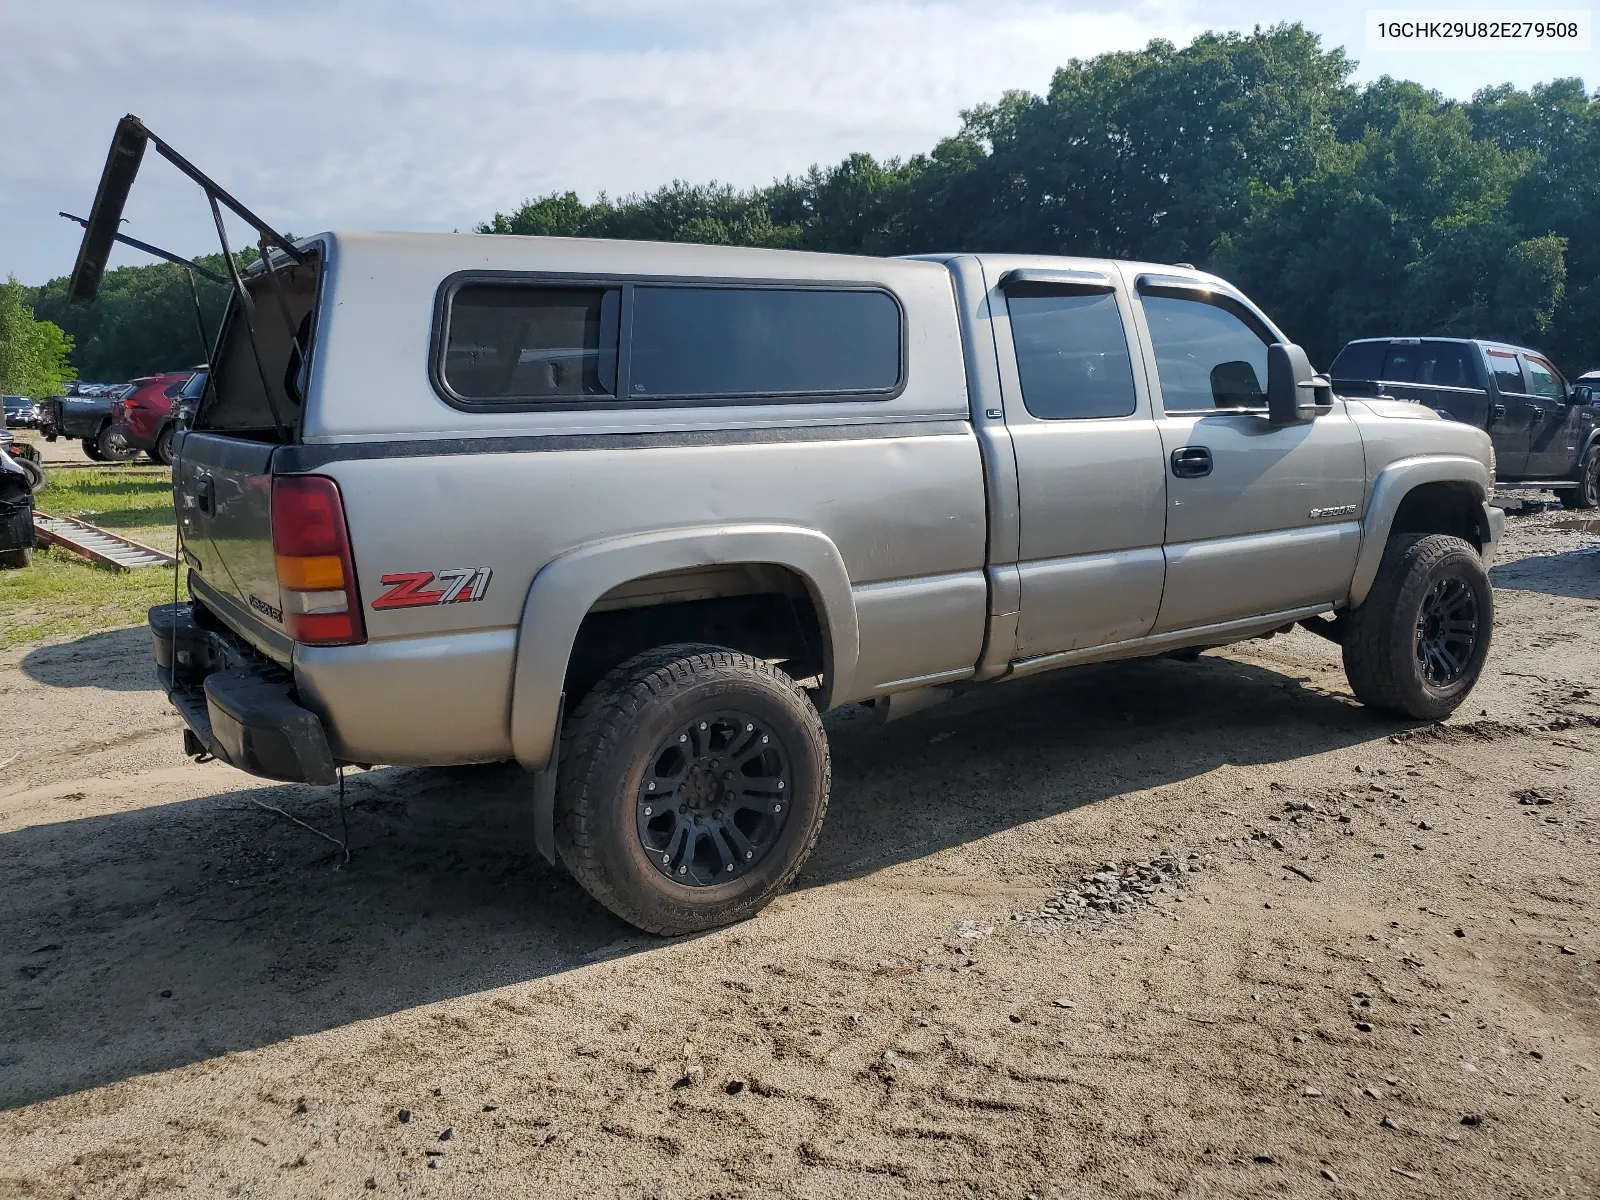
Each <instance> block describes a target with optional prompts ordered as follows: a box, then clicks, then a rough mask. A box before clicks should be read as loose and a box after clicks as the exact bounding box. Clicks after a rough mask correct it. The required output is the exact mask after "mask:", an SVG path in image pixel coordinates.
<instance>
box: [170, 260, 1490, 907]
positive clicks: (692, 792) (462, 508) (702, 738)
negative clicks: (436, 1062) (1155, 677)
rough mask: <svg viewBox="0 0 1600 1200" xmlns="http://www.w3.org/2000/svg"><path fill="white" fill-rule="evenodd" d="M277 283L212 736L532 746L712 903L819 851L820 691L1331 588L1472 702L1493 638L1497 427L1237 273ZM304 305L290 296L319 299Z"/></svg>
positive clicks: (226, 508)
mask: <svg viewBox="0 0 1600 1200" xmlns="http://www.w3.org/2000/svg"><path fill="white" fill-rule="evenodd" d="M290 248H291V249H292V250H293V251H294V253H293V254H292V255H291V254H290V253H288V252H287V251H284V250H272V251H271V252H270V253H269V254H267V255H266V256H265V257H264V258H263V259H262V261H261V262H259V263H257V264H255V266H254V268H253V269H252V271H250V272H249V273H247V276H246V277H245V278H243V279H242V280H241V283H240V286H241V287H242V289H243V291H244V293H245V294H247V295H249V296H250V297H251V300H250V303H249V304H247V305H240V304H239V303H237V302H236V303H235V304H234V306H233V308H232V311H231V313H230V314H229V315H228V317H227V318H226V321H225V325H224V328H223V331H222V333H221V336H220V339H219V342H218V351H217V354H216V355H215V357H214V360H213V371H212V374H211V376H210V378H209V380H208V382H207V385H206V389H205V392H204V395H203V396H202V397H201V400H200V402H199V405H198V408H197V411H196V413H195V416H194V419H193V422H192V428H190V429H188V430H187V431H183V432H180V433H179V435H178V436H177V438H176V440H175V445H174V451H173V455H174V460H175V466H174V489H175V499H176V507H177V512H178V521H179V532H180V537H181V558H182V561H183V563H184V565H185V567H186V572H185V573H186V579H187V592H188V596H189V598H188V599H187V600H186V601H183V602H181V603H179V604H176V605H163V606H160V607H158V608H155V609H153V610H152V611H151V613H150V627H151V630H152V634H153V637H154V647H155V650H154V653H155V660H156V665H157V670H158V673H159V677H160V679H161V680H162V682H163V685H164V686H165V687H166V689H167V692H168V694H169V696H170V697H171V700H172V702H173V703H174V705H175V706H176V707H177V709H178V711H179V712H180V713H181V714H182V715H183V718H184V720H185V722H186V723H187V726H188V732H187V733H186V735H185V738H186V746H187V749H188V750H189V751H190V752H191V753H192V754H194V755H196V756H202V755H212V756H215V757H216V758H218V759H221V760H222V761H224V762H227V763H230V764H232V765H234V766H236V767H238V768H240V769H242V770H245V771H248V772H251V773H254V774H256V775H260V776H264V777H267V778H272V779H281V780H299V781H309V782H312V783H330V782H333V781H335V780H336V778H337V773H338V772H339V771H340V769H341V767H342V766H343V765H345V764H361V765H370V764H376V763H386V764H414V765H448V764H465V763H478V762H489V761H500V760H514V761H515V762H517V763H520V764H521V765H522V766H523V767H525V768H526V769H527V770H528V772H529V773H530V774H529V784H528V802H529V813H530V825H531V827H532V837H533V840H534V841H535V842H536V844H537V845H538V846H539V847H540V849H541V850H542V851H543V852H544V853H545V854H546V855H547V856H548V857H549V858H550V859H551V860H552V861H553V862H559V863H561V864H564V866H565V867H566V869H568V870H569V871H570V872H571V873H572V875H573V876H575V877H576V879H577V880H578V882H579V883H581V884H582V886H583V887H584V888H585V889H587V890H588V891H589V892H590V893H591V894H592V895H593V896H594V897H595V898H596V899H597V900H598V901H599V902H601V903H602V904H604V905H606V906H607V907H609V908H610V909H611V910H612V911H614V912H616V913H617V914H619V915H620V916H622V917H623V918H624V919H626V920H628V921H630V922H632V923H633V924H635V925H636V926H639V927H640V928H643V929H646V930H651V931H656V932H660V933H668V934H671V933H683V932H687V931H692V930H697V929H704V928H707V927H711V926H715V925H719V924H722V923H725V922H729V921H733V920H737V919H740V918H743V917H747V916H749V915H751V914H753V913H755V912H756V911H757V910H759V909H760V908H761V907H762V906H763V905H764V904H765V903H767V901H769V900H770V899H771V898H772V897H773V895H774V894H775V893H776V892H778V891H779V889H781V888H783V887H784V886H785V885H786V884H787V883H788V882H789V881H790V880H791V879H793V877H794V875H795V873H796V872H797V871H798V870H799V868H800V866H801V864H802V863H803V862H804V861H805V859H806V856H807V855H808V854H809V853H810V851H811V849H812V847H813V846H814V844H815V842H816V840H817V836H818V831H819V829H820V828H821V825H822V821H823V815H824V813H825V811H826V808H827V804H828V797H829V782H830V763H829V752H828V741H827V735H826V732H825V730H824V726H823V723H822V717H821V714H823V713H824V712H826V711H827V710H829V709H834V708H839V707H840V706H843V705H855V704H867V705H871V706H872V708H873V709H874V710H876V711H877V712H878V713H880V714H881V715H882V716H883V717H884V719H893V718H895V717H898V716H900V715H903V714H905V713H908V712H911V711H914V710H916V709H918V708H920V707H924V706H927V705H929V704H932V703H936V702H938V701H939V700H942V699H944V698H946V697H948V696H950V695H952V694H955V693H956V692H959V691H960V690H962V689H965V688H971V687H977V686H986V685H998V684H1001V683H1003V682H1004V681H1006V680H1013V679H1020V678H1024V677H1027V676H1032V675H1037V674H1040V673H1042V672H1046V671H1054V670H1060V669H1064V668H1070V667H1074V666H1078V665H1080V664H1087V663H1099V662H1105V661H1108V660H1115V659H1130V658H1137V657H1143V656H1152V655H1159V654H1163V653H1169V652H1174V651H1182V650H1192V649H1193V648H1197V647H1213V646H1220V645H1224V644H1227V643H1231V642H1237V641H1240V640H1242V639H1247V638H1253V637H1258V636H1262V635H1266V634H1270V633H1273V632H1275V631H1276V632H1282V631H1286V630H1289V629H1291V628H1293V627H1294V626H1295V625H1296V623H1300V624H1303V625H1305V626H1307V627H1308V628H1311V629H1313V630H1315V631H1316V632H1318V633H1320V634H1322V635H1324V636H1326V637H1329V638H1331V639H1332V640H1334V641H1336V642H1338V643H1339V644H1340V646H1341V647H1342V653H1343V660H1344V664H1345V668H1346V671H1347V674H1348V677H1349V680H1350V684H1351V687H1352V689H1353V690H1354V692H1355V695H1356V696H1357V697H1358V698H1359V699H1360V700H1361V701H1362V702H1364V703H1365V704H1367V705H1369V706H1371V707H1372V708H1374V709H1375V710H1378V711H1379V712H1382V713H1386V714H1392V715H1397V716H1401V717H1405V718H1412V719H1437V718H1441V717H1443V716H1445V715H1446V714H1448V713H1449V712H1451V711H1452V710H1453V709H1454V708H1455V707H1456V706H1457V705H1459V704H1460V703H1461V702H1462V700H1463V699H1464V697H1465V696H1466V695H1467V693H1468V691H1469V690H1470V689H1471V688H1472V686H1473V684H1474V683H1475V682H1476V680H1477V678H1478V676H1479V673H1480V671H1481V669H1482V667H1483V663H1484V657H1485V654H1486V653H1487V651H1488V648H1489V642H1490V634H1491V626H1492V620H1493V597H1492V593H1491V590H1490V587H1489V584H1488V580H1487V574H1486V568H1487V565H1488V563H1489V561H1490V559H1491V557H1492V555H1493V553H1494V549H1495V545H1496V542H1497V539H1498V538H1499V536H1500V533H1501V529H1502V525H1503V515H1502V514H1501V513H1500V511H1499V510H1498V509H1495V508H1493V507H1491V506H1490V505H1489V504H1488V503H1487V501H1488V500H1489V499H1490V497H1491V494H1492V486H1493V484H1492V473H1491V461H1492V455H1491V448H1490V442H1489V437H1488V435H1487V434H1486V433H1485V432H1484V431H1483V430H1482V429H1479V428H1476V427H1474V426H1472V425H1468V424H1464V423H1460V422H1455V421H1447V420H1444V419H1442V418H1441V417H1440V416H1439V415H1438V414H1437V413H1435V412H1434V411H1433V410H1432V409H1430V408H1427V407H1423V406H1420V405H1417V404H1412V403H1406V402H1402V401H1397V400H1392V399H1380V398H1371V397H1369V398H1362V399H1356V398H1350V397H1342V396H1339V395H1336V394H1335V393H1334V392H1333V390H1332V389H1331V388H1330V386H1329V383H1328V381H1327V380H1326V379H1324V378H1322V377H1320V376H1317V375H1314V374H1313V372H1312V370H1311V367H1310V365H1309V363H1308V361H1307V359H1306V356H1305V355H1304V353H1303V352H1302V351H1301V350H1300V349H1299V348H1298V347H1297V346H1294V345H1292V344H1290V343H1289V342H1288V339H1287V338H1285V337H1284V336H1283V334H1282V333H1281V332H1280V331H1279V330H1278V328H1277V327H1276V326H1275V325H1273V323H1272V322H1271V320H1270V319H1269V318H1268V317H1267V316H1266V314H1264V313H1263V312H1261V311H1260V310H1259V309H1258V308H1257V307H1256V306H1255V305H1254V304H1252V303H1251V302H1250V301H1249V299H1247V298H1246V297H1245V296H1244V295H1242V294H1241V293H1240V292H1239V291H1237V290H1236V289H1235V288H1233V287H1232V286H1230V285H1229V284H1228V283H1227V282H1226V281H1224V280H1222V279H1219V278H1217V277H1216V276H1214V275H1210V274H1207V273H1204V272H1201V271H1197V270H1193V269H1186V268H1180V267H1173V266H1165V265H1159V264H1151V263H1132V262H1114V261H1101V260H1090V259H1079V258H1049V257H1039V256H1032V255H1027V256H1025V255H1007V254H947V255H937V256H929V257H922V258H906V259H877V258H860V257H847V256H838V255H827V254H809V253H795V252H789V251H776V250H759V249H737V248H729V247H718V246H692V245H673V244H659V243H630V242H620V241H587V240H569V239H554V238H537V237H504V236H461V235H449V234H362V233H327V234H322V235H320V236H316V237H312V238H308V239H304V240H301V241H298V242H296V243H293V244H292V246H291V247H290ZM280 318H281V319H280Z"/></svg>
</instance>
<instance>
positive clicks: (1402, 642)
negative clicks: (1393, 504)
mask: <svg viewBox="0 0 1600 1200" xmlns="http://www.w3.org/2000/svg"><path fill="white" fill-rule="evenodd" d="M1493 626H1494V591H1493V589H1492V588H1490V586H1489V575H1488V572H1487V571H1485V570H1484V567H1483V559H1482V558H1480V557H1479V555H1478V552H1477V551H1476V550H1475V549H1473V548H1472V546H1470V545H1469V544H1468V543H1466V542H1464V541H1462V540H1461V539H1460V538H1456V537H1450V536H1448V535H1446V534H1441V533H1435V534H1427V535H1425V536H1418V535H1415V534H1412V535H1402V536H1400V537H1395V538H1392V539H1390V542H1389V545H1388V546H1387V547H1386V548H1385V549H1384V552H1383V563H1382V565H1381V566H1379V568H1378V575H1377V578H1376V579H1374V580H1373V583H1372V590H1371V591H1370V592H1368V593H1367V598H1366V599H1365V600H1364V601H1363V602H1362V604H1361V606H1360V607H1359V608H1356V609H1354V610H1352V611H1351V612H1350V613H1349V615H1348V617H1347V621H1346V628H1345V636H1344V672H1345V675H1346V677H1347V678H1348V679H1349V680H1350V687H1351V689H1352V690H1353V691H1354V692H1355V694H1356V699H1357V700H1360V701H1361V703H1363V704H1365V705H1367V706H1368V707H1370V708H1376V709H1380V710H1382V711H1384V712H1388V713H1393V714H1395V715H1396V716H1404V717H1414V718H1416V719H1418V720H1429V721H1437V720H1440V719H1442V718H1444V717H1447V716H1449V715H1450V714H1451V713H1452V712H1454V711H1455V710H1456V708H1457V706H1459V705H1460V704H1461V702H1462V701H1463V700H1465V699H1466V698H1467V693H1468V692H1470V691H1471V690H1472V687H1473V685H1474V684H1476V683H1477V682H1478V676H1479V675H1480V674H1482V672H1483V663H1484V660H1485V658H1487V657H1488V654H1489V639H1490V634H1491V632H1492V630H1493Z"/></svg>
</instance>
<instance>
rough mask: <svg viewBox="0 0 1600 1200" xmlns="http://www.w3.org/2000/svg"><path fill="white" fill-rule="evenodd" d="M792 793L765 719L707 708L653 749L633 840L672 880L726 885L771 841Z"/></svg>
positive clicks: (785, 766)
mask: <svg viewBox="0 0 1600 1200" xmlns="http://www.w3.org/2000/svg"><path fill="white" fill-rule="evenodd" d="M792 791H793V779H792V777H791V772H790V770H789V765H788V756H787V755H786V754H785V753H784V749H783V744H782V742H781V741H780V740H779V738H778V737H777V736H776V735H775V734H774V733H773V731H772V730H771V729H770V728H769V727H768V726H767V725H766V724H764V723H762V722H760V721H758V720H757V719H756V718H755V717H754V716H753V715H751V714H748V713H743V712H736V711H727V712H714V713H708V714H706V715H704V716H702V717H699V718H698V719H696V720H692V721H690V722H689V723H688V724H687V725H685V726H684V727H683V728H682V729H679V730H678V731H676V732H675V733H671V734H668V735H667V737H666V738H665V739H664V740H663V741H662V742H661V744H660V745H659V746H657V747H656V751H655V754H654V755H652V757H651V759H650V762H649V765H648V766H647V767H646V768H645V772H644V778H643V780H641V781H640V784H639V792H638V797H637V806H638V817H637V824H638V831H639V844H640V846H642V847H643V848H644V852H645V855H646V857H647V858H648V859H649V860H650V862H651V864H652V865H654V867H655V869H656V870H657V871H659V872H660V873H661V874H663V875H665V876H666V877H667V878H669V879H671V880H673V881H674V882H675V883H680V884H688V885H690V886H694V887H708V886H711V885H713V884H718V883H727V882H729V881H731V880H735V879H738V878H739V877H740V876H741V875H744V874H745V873H746V872H748V871H751V870H753V869H754V868H756V867H759V866H760V865H761V863H762V862H763V861H764V860H765V859H766V857H767V855H768V853H769V852H770V851H771V850H772V847H773V846H774V845H776V844H777V842H778V837H779V835H780V834H781V833H782V832H783V826H784V822H785V821H786V820H787V818H788V809H789V805H788V796H789V794H791V793H792Z"/></svg>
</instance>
